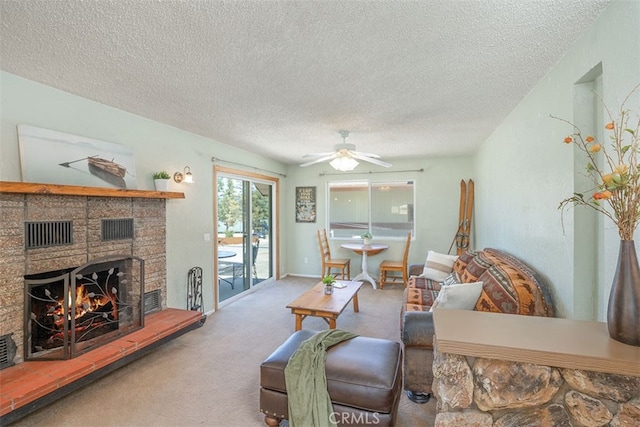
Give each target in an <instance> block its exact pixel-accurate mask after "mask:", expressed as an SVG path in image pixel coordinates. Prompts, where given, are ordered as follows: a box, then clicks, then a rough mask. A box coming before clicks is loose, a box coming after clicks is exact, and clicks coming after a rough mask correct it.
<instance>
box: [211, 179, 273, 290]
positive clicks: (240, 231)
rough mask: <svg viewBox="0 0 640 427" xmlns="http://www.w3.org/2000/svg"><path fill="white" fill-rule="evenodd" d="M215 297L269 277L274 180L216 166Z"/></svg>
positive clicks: (246, 287)
mask: <svg viewBox="0 0 640 427" xmlns="http://www.w3.org/2000/svg"><path fill="white" fill-rule="evenodd" d="M215 176H216V187H217V199H216V209H215V212H216V213H217V218H216V222H217V224H216V225H217V246H216V248H217V250H216V251H214V256H215V257H216V260H215V264H216V265H217V269H216V273H217V292H216V294H217V301H218V302H222V301H226V300H228V299H230V298H233V297H235V296H237V295H239V294H241V293H242V292H244V291H246V290H249V289H251V287H252V286H254V285H256V284H258V283H260V282H262V281H264V280H266V279H269V278H271V277H273V257H274V251H273V250H272V249H273V247H274V245H273V244H272V242H273V241H274V239H273V231H272V230H273V226H272V225H273V220H272V218H273V212H274V206H275V205H274V187H275V185H274V182H271V181H269V180H264V179H260V178H259V177H258V176H253V175H245V174H243V173H242V172H240V171H231V170H227V169H224V168H216V174H215Z"/></svg>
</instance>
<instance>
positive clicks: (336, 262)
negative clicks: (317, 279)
mask: <svg viewBox="0 0 640 427" xmlns="http://www.w3.org/2000/svg"><path fill="white" fill-rule="evenodd" d="M318 244H319V245H320V256H321V257H322V277H325V276H328V275H330V274H333V275H334V277H335V278H336V279H342V280H350V279H351V260H350V259H349V258H331V248H330V247H329V240H328V239H327V230H326V229H323V230H322V231H320V230H318ZM333 269H338V270H339V272H338V273H335V274H334V273H332V270H333ZM338 276H340V277H338Z"/></svg>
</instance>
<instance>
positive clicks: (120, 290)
mask: <svg viewBox="0 0 640 427" xmlns="http://www.w3.org/2000/svg"><path fill="white" fill-rule="evenodd" d="M143 278H144V261H143V260H142V259H140V258H137V257H130V256H127V257H115V258H114V257H109V258H101V259H99V260H95V261H92V262H90V263H87V264H85V265H83V266H80V267H77V268H74V269H66V270H56V271H50V272H45V273H40V274H34V275H29V276H25V293H26V295H25V304H26V310H25V350H26V352H25V353H26V354H25V355H26V359H27V360H29V359H38V360H47V359H50V360H53V359H68V358H72V357H75V356H77V355H79V354H82V353H84V352H86V351H89V350H91V349H93V348H95V347H97V346H100V345H103V344H105V343H107V342H109V341H112V340H114V339H116V338H119V337H121V336H123V335H126V334H128V333H130V332H133V331H135V330H137V329H140V328H141V327H142V326H143V323H144V307H143V303H144V298H143V295H144V279H143Z"/></svg>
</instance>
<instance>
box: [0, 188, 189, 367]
mask: <svg viewBox="0 0 640 427" xmlns="http://www.w3.org/2000/svg"><path fill="white" fill-rule="evenodd" d="M0 184H1V185H0V230H1V232H0V267H1V269H2V274H0V336H4V337H9V339H10V340H11V341H12V342H11V343H9V344H10V346H12V345H13V344H14V343H15V347H17V348H16V350H15V356H13V355H11V359H12V360H9V361H8V362H9V364H8V365H6V366H10V365H12V364H13V363H20V362H22V361H23V360H28V359H32V358H34V359H50V358H51V359H56V358H68V357H72V355H73V354H81V353H82V352H84V351H88V349H90V348H94V344H95V343H98V344H100V345H101V344H102V343H104V342H106V341H109V340H110V339H112V338H110V337H109V336H110V335H109V333H102V332H111V333H112V334H111V337H114V336H115V337H117V336H121V335H122V334H124V333H128V332H130V331H132V330H136V329H138V328H140V327H142V326H143V317H144V314H143V312H144V304H145V301H143V300H144V294H147V293H150V292H153V293H154V294H155V295H158V297H157V300H158V303H159V305H160V308H164V301H166V298H165V295H166V252H165V251H166V249H165V248H166V243H165V239H166V237H165V230H166V223H165V221H166V206H165V204H166V199H167V198H183V197H184V195H183V194H182V193H173V194H171V193H158V192H153V191H143V190H114V189H99V188H87V187H76V186H61V185H46V184H30V183H9V182H0ZM33 230H35V232H34V231H33ZM123 276H126V278H124V277H123ZM123 280H124V284H123ZM94 282H95V283H94ZM96 283H97V284H96ZM99 294H100V295H99ZM78 299H79V301H76V300H78ZM43 300H44V301H43ZM72 301H73V302H72ZM115 302H117V303H118V304H117V305H118V307H117V308H116V307H114V303H115ZM85 308H91V309H92V310H97V311H95V313H94V314H87V313H84V314H80V316H79V317H78V315H79V312H80V311H82V310H84V309H85ZM34 316H35V317H37V318H38V320H37V322H40V323H41V324H42V325H44V326H38V327H37V328H35V329H36V330H34V322H33V321H32V320H33V319H32V318H33V317H34ZM71 317H74V319H76V317H77V318H78V319H80V320H77V319H76V321H75V323H76V324H75V326H73V327H72V326H71V323H73V322H71V319H70V318H71ZM77 322H80V323H81V324H80V325H78V323H77ZM98 323H100V324H101V325H100V326H99V327H95V328H93V327H92V328H90V329H92V330H91V331H90V332H88V333H87V334H85V333H84V332H83V331H84V330H85V329H83V328H85V327H86V326H87V324H90V325H96V324H98ZM25 326H26V327H25ZM25 329H26V332H27V333H25ZM114 331H115V332H114ZM34 334H35V335H37V336H34ZM102 335H105V337H103V338H100V336H102ZM65 341H66V346H65ZM47 342H49V344H47ZM58 344H61V346H59V345H58ZM0 363H1V362H0ZM0 366H3V365H1V364H0ZM3 367H4V366H3Z"/></svg>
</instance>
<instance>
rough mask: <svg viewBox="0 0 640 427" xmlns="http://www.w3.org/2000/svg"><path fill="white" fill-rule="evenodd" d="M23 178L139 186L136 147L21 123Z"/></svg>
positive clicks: (121, 186) (131, 187) (51, 182)
mask: <svg viewBox="0 0 640 427" xmlns="http://www.w3.org/2000/svg"><path fill="white" fill-rule="evenodd" d="M18 143H19V146H20V147H19V148H20V166H21V169H22V181H24V182H37V183H44V184H67V185H82V186H89V187H110V188H114V187H115V188H127V189H136V188H137V182H136V169H135V165H136V162H135V158H134V155H133V148H132V147H128V146H126V145H121V144H116V143H113V142H106V141H100V140H97V139H91V138H87V137H84V136H77V135H71V134H68V133H62V132H57V131H53V130H49V129H43V128H38V127H35V126H28V125H18Z"/></svg>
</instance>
